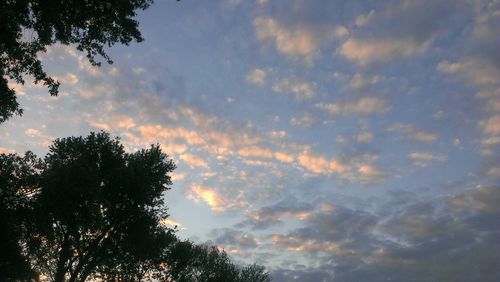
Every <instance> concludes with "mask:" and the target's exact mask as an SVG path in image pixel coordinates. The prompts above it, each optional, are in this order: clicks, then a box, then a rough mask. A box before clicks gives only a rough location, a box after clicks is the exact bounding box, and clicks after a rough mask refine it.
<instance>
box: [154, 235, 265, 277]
mask: <svg viewBox="0 0 500 282" xmlns="http://www.w3.org/2000/svg"><path fill="white" fill-rule="evenodd" d="M165 262H166V265H167V267H166V269H165V271H164V276H163V281H177V282H218V281H233V282H269V281H271V278H270V277H269V274H268V273H267V272H266V271H265V269H264V267H262V266H258V265H255V264H254V265H250V266H246V267H243V268H239V267H238V266H236V265H235V264H233V263H232V262H231V260H230V258H229V257H228V255H227V254H226V252H225V251H221V250H219V249H218V248H217V247H215V246H206V245H196V244H194V243H192V242H190V241H178V242H176V243H175V244H172V245H171V246H170V248H168V250H167V255H166V256H165Z"/></svg>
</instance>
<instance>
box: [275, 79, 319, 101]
mask: <svg viewBox="0 0 500 282" xmlns="http://www.w3.org/2000/svg"><path fill="white" fill-rule="evenodd" d="M272 89H273V91H274V92H276V93H283V92H291V93H293V94H294V95H295V97H296V98H297V99H299V100H303V99H311V98H313V97H314V96H315V92H314V84H312V83H310V82H307V81H299V80H297V79H288V78H285V79H282V80H280V81H278V82H277V83H275V84H274V85H273V87H272Z"/></svg>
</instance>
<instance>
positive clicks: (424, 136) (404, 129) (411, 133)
mask: <svg viewBox="0 0 500 282" xmlns="http://www.w3.org/2000/svg"><path fill="white" fill-rule="evenodd" d="M387 131H389V132H398V133H402V134H404V135H405V137H406V138H409V139H412V140H415V141H419V142H423V143H434V142H435V141H436V140H437V138H438V135H437V134H435V133H432V132H427V131H421V130H417V128H416V127H415V126H414V125H412V124H403V123H395V124H393V125H391V126H389V127H388V128H387Z"/></svg>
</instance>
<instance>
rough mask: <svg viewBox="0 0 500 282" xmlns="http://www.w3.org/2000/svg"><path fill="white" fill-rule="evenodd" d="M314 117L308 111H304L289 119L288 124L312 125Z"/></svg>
mask: <svg viewBox="0 0 500 282" xmlns="http://www.w3.org/2000/svg"><path fill="white" fill-rule="evenodd" d="M314 121H315V119H314V117H313V115H312V114H311V113H309V112H305V113H304V114H303V115H302V116H300V117H297V116H293V117H292V118H291V119H290V124H291V125H293V126H301V127H309V126H311V125H313V123H314Z"/></svg>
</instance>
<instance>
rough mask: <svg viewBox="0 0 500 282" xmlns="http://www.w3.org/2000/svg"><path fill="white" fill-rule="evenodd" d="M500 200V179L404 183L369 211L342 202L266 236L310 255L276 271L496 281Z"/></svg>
mask: <svg viewBox="0 0 500 282" xmlns="http://www.w3.org/2000/svg"><path fill="white" fill-rule="evenodd" d="M499 200H500V189H499V187H491V186H479V187H476V188H474V189H468V190H465V191H463V192H462V193H459V194H458V195H441V196H434V197H432V198H425V199H424V198H418V197H415V194H413V193H408V192H407V193H406V194H405V193H404V192H402V191H398V192H394V193H392V194H389V198H387V199H386V200H382V199H371V200H370V202H371V203H372V204H374V205H373V206H372V207H370V208H368V207H365V209H367V210H369V211H366V210H361V209H354V208H349V207H346V206H342V205H336V206H335V208H334V209H328V210H324V211H318V212H317V213H315V214H313V215H312V216H311V217H309V218H308V219H307V220H306V221H305V222H304V226H303V227H299V228H296V229H294V230H291V231H290V232H288V233H285V234H274V235H271V236H270V237H269V238H268V240H269V241H270V244H271V246H272V247H273V248H277V249H278V250H280V251H281V252H285V254H284V256H285V257H289V256H291V254H290V253H296V252H301V253H303V255H309V256H308V257H310V260H309V261H308V263H307V264H305V265H303V266H302V267H296V266H293V265H291V266H281V267H280V268H278V270H275V272H274V273H275V274H274V275H276V276H275V277H273V278H275V279H277V281H290V280H291V281H293V277H292V276H290V275H292V274H291V273H293V275H294V276H295V277H308V275H309V274H311V273H315V276H314V277H316V278H317V277H321V279H320V280H307V278H303V281H335V280H337V279H340V280H342V281H344V280H345V281H367V280H370V281H387V279H391V280H395V281H404V280H407V278H408V277H409V276H412V277H413V276H415V275H418V277H419V279H420V280H423V281H438V280H441V279H445V280H454V281H462V280H463V281H470V280H477V279H479V280H483V281H495V278H496V277H497V276H498V275H499V274H500V272H499V270H498V269H497V267H496V264H495V263H493V262H495V261H498V259H500V255H499V254H498V252H497V250H498V248H499V247H500V245H499V244H500V242H499V241H498V239H497V237H498V236H497V235H498V232H500V228H499V227H498V225H497V224H495V223H496V222H497V221H498V220H500V208H499V206H498V201H499ZM319 254H321V255H319ZM478 262H480V263H478ZM436 266H439V267H436ZM320 273H321V274H320ZM318 275H319V276H318ZM415 277H416V276H415ZM304 279H305V280H304Z"/></svg>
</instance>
